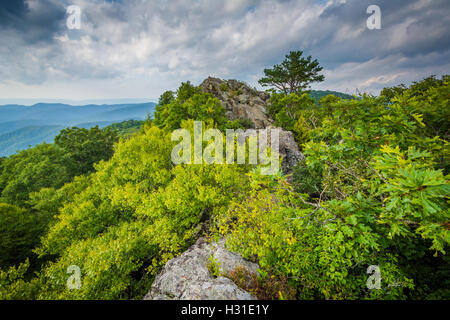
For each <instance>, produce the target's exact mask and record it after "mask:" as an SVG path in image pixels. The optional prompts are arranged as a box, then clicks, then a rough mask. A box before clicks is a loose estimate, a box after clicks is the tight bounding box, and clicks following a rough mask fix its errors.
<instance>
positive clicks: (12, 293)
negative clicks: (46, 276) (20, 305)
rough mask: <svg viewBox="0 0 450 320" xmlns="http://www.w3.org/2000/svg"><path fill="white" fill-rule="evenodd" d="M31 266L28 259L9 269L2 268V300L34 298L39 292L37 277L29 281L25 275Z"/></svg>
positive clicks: (0, 278)
mask: <svg viewBox="0 0 450 320" xmlns="http://www.w3.org/2000/svg"><path fill="white" fill-rule="evenodd" d="M29 267H30V262H29V261H28V259H27V260H26V261H25V262H24V263H21V264H20V265H19V266H17V267H11V268H9V269H8V270H7V271H2V270H0V300H33V299H35V298H36V296H37V294H38V292H39V289H40V287H39V285H40V283H39V280H38V279H37V278H35V279H32V280H31V281H27V279H26V277H25V275H26V273H27V271H28V268H29Z"/></svg>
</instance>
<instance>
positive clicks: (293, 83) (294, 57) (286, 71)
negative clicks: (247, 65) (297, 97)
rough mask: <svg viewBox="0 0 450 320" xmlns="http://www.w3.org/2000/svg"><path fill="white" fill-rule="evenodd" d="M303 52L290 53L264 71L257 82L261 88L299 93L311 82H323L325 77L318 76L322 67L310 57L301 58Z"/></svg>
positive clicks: (286, 92)
mask: <svg viewBox="0 0 450 320" xmlns="http://www.w3.org/2000/svg"><path fill="white" fill-rule="evenodd" d="M302 55H303V51H291V52H289V54H287V55H286V59H285V60H284V61H283V62H282V63H281V64H277V65H275V66H274V67H273V68H272V69H264V75H265V77H263V78H261V79H260V80H259V81H258V82H259V84H260V85H262V86H263V87H266V86H269V87H275V88H276V89H277V90H279V91H282V92H283V93H285V94H288V93H294V92H299V91H302V90H304V89H307V88H308V87H309V84H310V83H312V82H319V81H323V80H324V79H325V77H324V76H323V75H319V72H320V71H322V69H323V68H322V67H320V66H319V62H318V61H317V60H312V58H311V56H308V57H307V58H303V57H302Z"/></svg>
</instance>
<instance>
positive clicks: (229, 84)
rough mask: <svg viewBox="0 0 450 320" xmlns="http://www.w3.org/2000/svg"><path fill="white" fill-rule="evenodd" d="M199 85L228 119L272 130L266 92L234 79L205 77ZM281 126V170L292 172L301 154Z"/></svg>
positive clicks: (293, 140) (290, 133)
mask: <svg viewBox="0 0 450 320" xmlns="http://www.w3.org/2000/svg"><path fill="white" fill-rule="evenodd" d="M200 88H202V90H203V91H204V92H207V93H211V94H212V95H214V96H215V97H216V98H218V99H219V101H220V103H221V104H222V105H223V106H224V107H225V109H226V112H227V113H226V114H227V116H228V118H229V119H230V120H236V119H248V120H250V121H251V122H252V123H253V124H254V128H255V129H275V127H274V126H273V120H272V119H271V118H270V117H269V116H268V114H267V104H268V102H269V98H270V96H269V94H268V93H266V92H261V91H258V90H256V89H255V88H250V87H249V86H248V85H247V84H245V83H244V82H241V81H237V80H221V79H218V78H211V77H209V78H207V79H205V80H204V81H203V82H202V84H201V85H200ZM278 129H280V134H279V152H280V155H281V156H283V163H282V171H283V172H284V173H285V174H288V173H291V171H292V168H293V167H294V166H295V164H296V163H297V162H299V161H301V160H302V159H303V158H304V156H303V154H302V152H301V151H300V149H299V147H298V145H297V143H296V142H295V139H294V135H293V134H292V132H290V131H287V130H284V129H281V128H278Z"/></svg>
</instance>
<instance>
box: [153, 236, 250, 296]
mask: <svg viewBox="0 0 450 320" xmlns="http://www.w3.org/2000/svg"><path fill="white" fill-rule="evenodd" d="M224 244H225V241H224V240H221V241H219V242H215V243H208V242H207V241H206V240H205V238H200V239H199V240H198V241H197V242H196V243H195V244H194V245H193V246H191V247H190V248H189V249H188V250H187V251H185V252H184V253H183V254H181V255H180V256H179V257H176V258H174V259H172V260H170V261H169V262H167V263H166V265H165V266H164V268H163V270H162V271H161V273H160V274H158V275H157V276H156V278H155V281H154V282H153V285H152V288H151V290H150V292H149V293H148V294H147V295H146V296H145V297H144V300H255V299H256V297H255V296H253V295H251V294H250V293H248V292H246V291H244V290H242V289H241V288H239V287H238V286H236V284H235V283H234V282H233V281H232V280H230V279H228V278H226V277H224V276H220V277H218V278H214V277H213V276H212V275H211V274H210V272H209V270H208V264H209V263H210V261H209V258H210V257H211V256H214V258H215V260H216V261H217V263H218V265H219V267H220V269H221V274H222V275H227V274H229V273H230V272H231V271H233V270H234V269H236V268H237V267H244V268H246V269H247V270H248V271H249V272H251V273H256V272H257V270H258V265H257V264H256V263H252V262H249V261H246V260H244V259H243V258H242V257H241V255H240V254H237V253H233V252H230V251H228V250H227V249H226V248H225V246H224Z"/></svg>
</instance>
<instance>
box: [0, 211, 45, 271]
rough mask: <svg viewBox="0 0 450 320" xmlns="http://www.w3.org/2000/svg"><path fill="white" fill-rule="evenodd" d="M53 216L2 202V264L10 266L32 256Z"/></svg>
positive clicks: (0, 212) (0, 240) (0, 231)
mask: <svg viewBox="0 0 450 320" xmlns="http://www.w3.org/2000/svg"><path fill="white" fill-rule="evenodd" d="M51 217H52V216H51V215H48V214H45V213H40V212H30V211H27V210H25V209H21V208H19V207H16V206H13V205H10V204H6V203H0V266H1V267H2V268H9V267H12V266H14V265H17V264H19V263H21V262H24V261H25V259H26V258H30V257H32V256H33V254H32V249H34V247H36V246H37V245H38V244H39V237H40V236H41V235H43V233H44V231H46V229H47V225H48V222H49V220H50V219H51Z"/></svg>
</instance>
